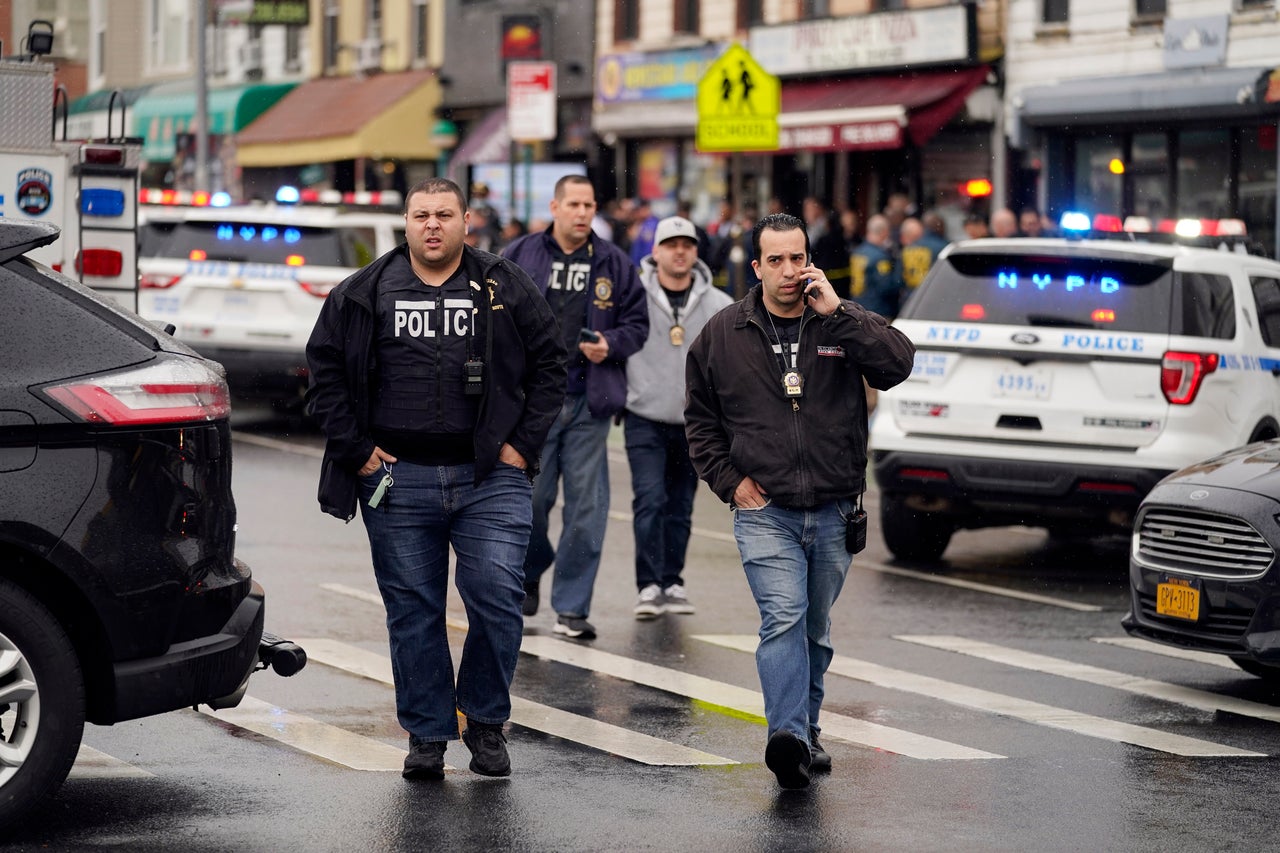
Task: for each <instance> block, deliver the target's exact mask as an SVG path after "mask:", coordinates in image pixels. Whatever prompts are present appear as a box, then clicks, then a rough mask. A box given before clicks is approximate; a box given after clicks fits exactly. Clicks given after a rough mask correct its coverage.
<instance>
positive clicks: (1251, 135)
mask: <svg viewBox="0 0 1280 853" xmlns="http://www.w3.org/2000/svg"><path fill="white" fill-rule="evenodd" d="M1236 192H1237V193H1238V202H1237V205H1236V211H1235V215H1236V216H1238V217H1239V218H1241V219H1243V220H1244V221H1245V224H1246V225H1247V226H1248V227H1249V235H1250V236H1251V237H1252V239H1254V240H1257V241H1258V242H1260V243H1262V245H1263V246H1265V247H1266V248H1267V250H1268V253H1269V254H1270V255H1271V256H1272V257H1275V254H1276V246H1275V243H1274V241H1275V230H1276V127H1275V125H1262V126H1261V127H1242V128H1240V171H1239V173H1238V176H1237V178H1236Z"/></svg>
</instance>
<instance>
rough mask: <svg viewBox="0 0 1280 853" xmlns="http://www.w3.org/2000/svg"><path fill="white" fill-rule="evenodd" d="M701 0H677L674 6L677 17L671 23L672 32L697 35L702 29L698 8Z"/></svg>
mask: <svg viewBox="0 0 1280 853" xmlns="http://www.w3.org/2000/svg"><path fill="white" fill-rule="evenodd" d="M700 5H701V0H675V2H674V3H673V4H672V6H673V11H674V13H675V17H674V19H673V20H672V22H671V30H672V32H677V33H690V34H692V35H697V34H698V31H699V29H701V22H700V21H699V18H698V7H699V6H700Z"/></svg>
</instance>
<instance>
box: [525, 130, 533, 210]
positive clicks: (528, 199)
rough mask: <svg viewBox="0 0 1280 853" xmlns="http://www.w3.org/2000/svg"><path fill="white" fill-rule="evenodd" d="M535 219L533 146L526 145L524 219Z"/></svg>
mask: <svg viewBox="0 0 1280 853" xmlns="http://www.w3.org/2000/svg"><path fill="white" fill-rule="evenodd" d="M532 220H533V146H532V145H531V144H529V143H525V145H524V221H525V223H526V224H527V223H529V222H531V221H532Z"/></svg>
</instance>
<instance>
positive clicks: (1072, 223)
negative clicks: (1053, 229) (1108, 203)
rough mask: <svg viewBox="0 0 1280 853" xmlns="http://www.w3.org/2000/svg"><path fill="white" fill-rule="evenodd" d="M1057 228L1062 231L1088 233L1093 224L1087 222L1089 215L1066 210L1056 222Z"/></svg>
mask: <svg viewBox="0 0 1280 853" xmlns="http://www.w3.org/2000/svg"><path fill="white" fill-rule="evenodd" d="M1058 227H1059V228H1061V229H1062V230H1063V231H1074V232H1080V231H1089V230H1091V229H1092V228H1093V223H1092V222H1091V221H1090V220H1089V214H1087V213H1081V212H1080V211H1078V210H1068V211H1065V212H1064V213H1063V214H1062V217H1061V219H1059V220H1058Z"/></svg>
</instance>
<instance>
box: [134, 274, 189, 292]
mask: <svg viewBox="0 0 1280 853" xmlns="http://www.w3.org/2000/svg"><path fill="white" fill-rule="evenodd" d="M180 281H182V276H180V275H162V274H160V273H153V272H144V273H143V274H142V275H140V276H139V277H138V287H140V288H142V289H143V290H168V289H169V288H171V287H173V286H174V285H175V284H177V283H178V282H180Z"/></svg>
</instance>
